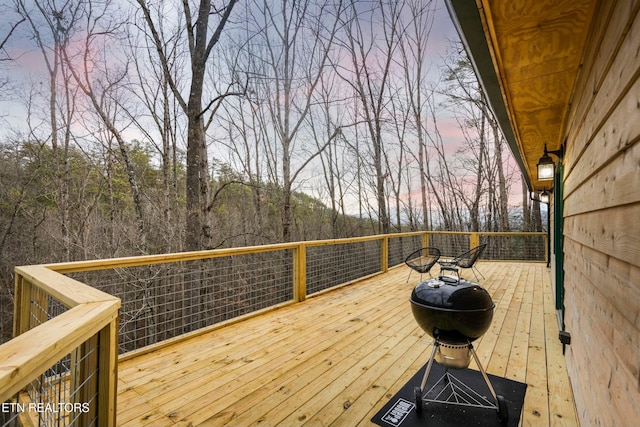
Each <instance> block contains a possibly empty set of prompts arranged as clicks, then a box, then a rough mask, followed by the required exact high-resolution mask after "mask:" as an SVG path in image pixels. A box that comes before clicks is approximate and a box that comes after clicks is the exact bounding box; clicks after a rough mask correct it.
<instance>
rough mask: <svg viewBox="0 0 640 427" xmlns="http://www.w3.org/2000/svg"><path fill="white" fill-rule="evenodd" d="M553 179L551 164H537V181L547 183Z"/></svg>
mask: <svg viewBox="0 0 640 427" xmlns="http://www.w3.org/2000/svg"><path fill="white" fill-rule="evenodd" d="M552 179H553V163H544V164H540V163H539V164H538V180H539V181H548V180H552Z"/></svg>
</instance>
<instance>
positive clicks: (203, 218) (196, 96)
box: [136, 0, 237, 250]
mask: <svg viewBox="0 0 640 427" xmlns="http://www.w3.org/2000/svg"><path fill="white" fill-rule="evenodd" d="M136 1H137V3H138V5H139V6H140V9H141V11H142V13H143V15H144V22H145V23H146V26H147V29H148V36H149V37H150V39H151V40H152V43H153V45H154V46H155V49H156V53H157V54H158V57H159V58H160V64H161V65H162V68H163V70H164V75H165V79H166V81H167V83H168V84H169V87H170V88H171V90H172V92H173V95H174V96H175V98H176V100H177V101H178V103H179V105H180V107H181V109H182V111H183V112H184V114H185V115H186V117H187V177H186V187H187V191H186V200H187V213H186V236H185V248H186V249H187V250H196V249H202V248H208V247H210V246H211V237H212V236H211V228H210V227H211V226H210V223H211V221H210V215H211V213H210V208H209V207H210V194H209V179H210V176H209V160H208V153H207V136H206V130H205V125H206V123H207V120H206V117H205V115H206V114H207V112H208V111H209V110H210V109H212V108H213V111H215V109H216V108H215V107H216V105H219V102H220V101H221V100H222V99H223V98H224V97H225V96H226V95H227V94H222V95H219V96H216V97H214V98H212V99H210V100H209V101H207V102H206V105H205V102H204V96H205V76H206V72H207V61H208V60H209V58H210V57H211V54H212V51H213V48H214V47H215V46H216V45H217V44H218V42H219V40H220V37H221V35H222V31H223V30H224V27H225V25H226V24H227V22H228V21H229V18H230V16H231V11H232V10H233V7H234V6H235V4H236V3H237V0H229V1H228V2H227V3H226V4H225V5H224V6H222V7H220V8H214V7H213V4H212V2H211V1H210V0H200V2H199V3H198V4H197V5H196V6H197V7H196V8H195V10H192V6H191V4H190V2H189V1H187V0H185V1H183V2H182V6H183V10H182V12H183V16H184V26H185V29H186V31H185V35H186V38H187V45H188V47H189V65H190V73H191V82H190V84H189V92H188V96H186V97H185V96H183V94H182V91H181V88H180V87H179V85H178V83H177V82H176V79H175V76H174V74H173V73H172V72H171V61H170V58H169V57H168V56H167V54H166V51H165V43H166V41H165V40H163V38H162V35H161V31H160V27H161V26H162V22H163V20H164V16H163V14H162V10H161V9H152V5H151V3H149V2H147V1H145V0H136ZM211 27H213V28H211ZM211 29H213V31H212V33H211V34H210V31H211Z"/></svg>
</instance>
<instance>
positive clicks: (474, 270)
mask: <svg viewBox="0 0 640 427" xmlns="http://www.w3.org/2000/svg"><path fill="white" fill-rule="evenodd" d="M471 270H472V271H473V274H474V275H475V276H476V280H477V281H480V279H479V278H478V274H479V275H480V277H482V278H483V279H485V277H484V276H483V275H482V272H481V271H480V270H478V269H477V268H476V267H475V266H472V267H471ZM476 273H477V274H476Z"/></svg>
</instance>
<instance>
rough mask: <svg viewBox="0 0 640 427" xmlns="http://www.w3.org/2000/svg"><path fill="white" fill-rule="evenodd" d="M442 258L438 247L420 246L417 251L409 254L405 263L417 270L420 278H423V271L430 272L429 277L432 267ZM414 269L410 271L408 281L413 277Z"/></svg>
mask: <svg viewBox="0 0 640 427" xmlns="http://www.w3.org/2000/svg"><path fill="white" fill-rule="evenodd" d="M439 258H440V250H439V249H437V248H432V247H426V248H420V249H418V250H417V251H415V252H412V253H411V254H409V256H408V257H407V258H406V259H405V260H404V263H405V264H407V265H408V266H409V268H411V270H414V271H417V272H418V273H420V280H422V274H423V273H429V277H433V276H431V273H430V272H429V270H431V267H433V266H434V265H435V263H436V262H438V259H439ZM411 273H412V271H409V277H407V282H409V278H410V277H411Z"/></svg>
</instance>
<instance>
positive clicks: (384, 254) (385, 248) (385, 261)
mask: <svg viewBox="0 0 640 427" xmlns="http://www.w3.org/2000/svg"><path fill="white" fill-rule="evenodd" d="M380 245H381V248H380V249H381V250H380V269H381V271H382V272H383V273H386V272H387V271H389V236H386V235H385V236H384V237H382V242H381V243H380Z"/></svg>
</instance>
